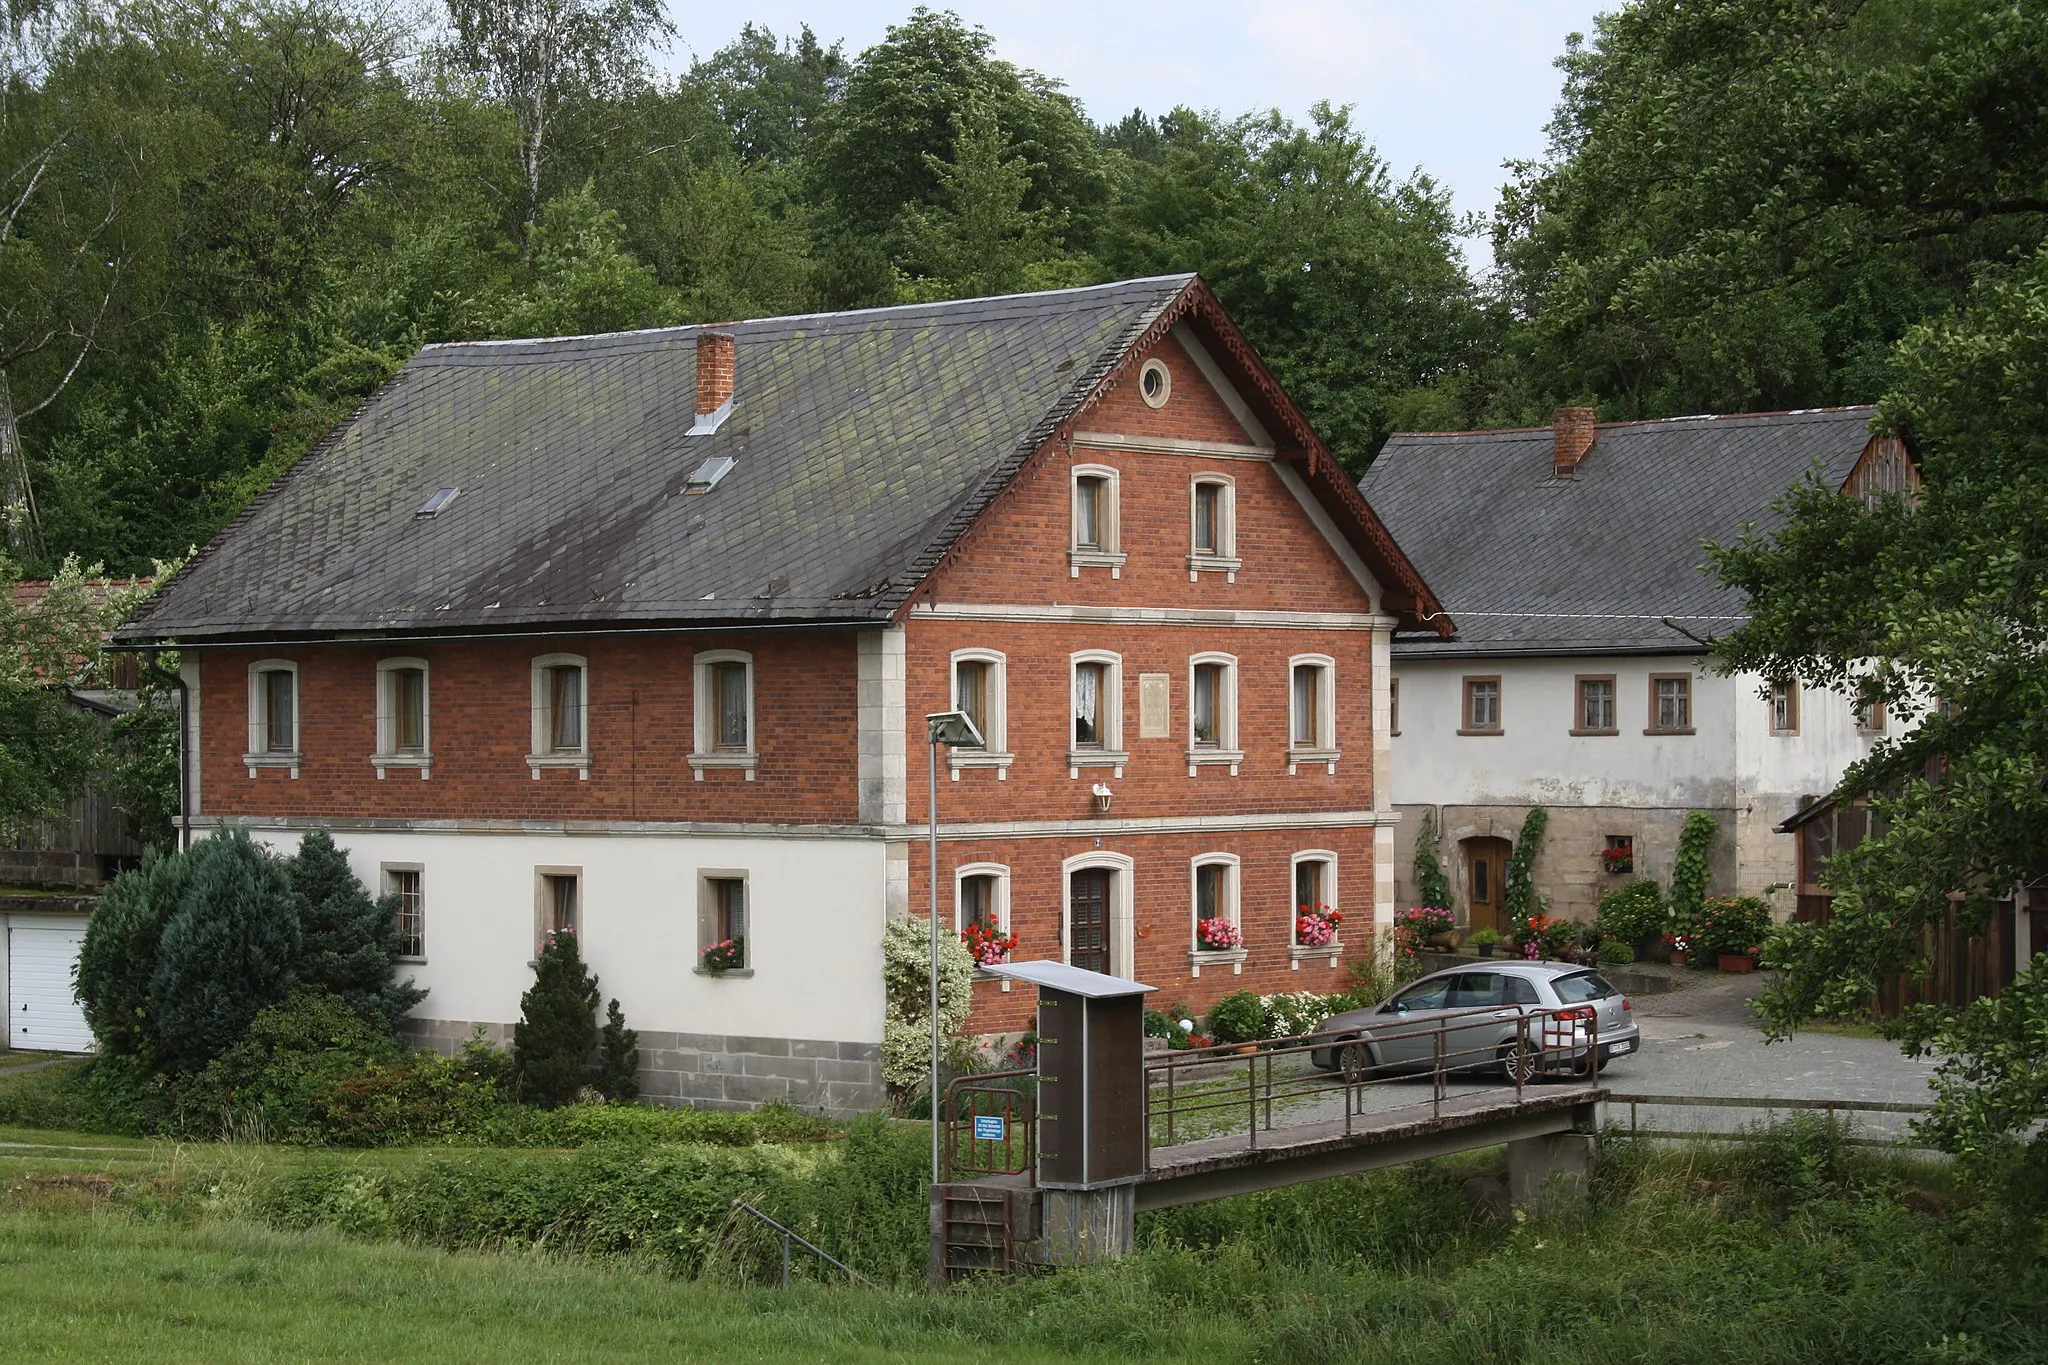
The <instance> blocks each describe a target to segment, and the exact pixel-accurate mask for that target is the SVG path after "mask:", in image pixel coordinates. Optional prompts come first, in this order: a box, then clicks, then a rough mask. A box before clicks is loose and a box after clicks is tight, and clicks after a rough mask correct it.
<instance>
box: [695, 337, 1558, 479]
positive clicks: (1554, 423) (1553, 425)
mask: <svg viewBox="0 0 2048 1365" xmlns="http://www.w3.org/2000/svg"><path fill="white" fill-rule="evenodd" d="M700 354H701V353H700ZM703 363H704V362H703V361H702V360H699V361H698V362H697V364H698V366H699V369H698V373H699V374H702V373H703V369H702V366H703ZM703 382H704V381H703V380H702V379H699V380H698V381H697V383H698V384H699V386H700V387H701V386H702V384H703ZM1550 431H1551V471H1550V472H1551V473H1552V474H1553V475H1555V476H1556V477H1558V478H1560V479H1569V478H1571V477H1572V472H1573V471H1574V470H1576V469H1577V468H1578V467H1579V461H1580V460H1583V459H1585V458H1586V452H1587V451H1589V450H1591V449H1592V448H1593V409H1591V408H1559V409H1558V410H1557V413H1556V415H1554V416H1553V417H1552V418H1551V419H1550Z"/></svg>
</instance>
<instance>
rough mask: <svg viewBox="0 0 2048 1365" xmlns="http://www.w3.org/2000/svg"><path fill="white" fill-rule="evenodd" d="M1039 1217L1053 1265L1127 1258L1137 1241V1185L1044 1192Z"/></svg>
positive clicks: (1047, 1253)
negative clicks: (1120, 1257)
mask: <svg viewBox="0 0 2048 1365" xmlns="http://www.w3.org/2000/svg"><path fill="white" fill-rule="evenodd" d="M1039 1198H1040V1200H1041V1201H1042V1202H1041V1204H1040V1205H1039V1216H1040V1218H1041V1219H1042V1220H1043V1222H1042V1224H1041V1226H1042V1228H1043V1232H1044V1237H1045V1258H1046V1260H1047V1261H1049V1262H1050V1263H1051V1264H1053V1265H1087V1264H1090V1263H1091V1262H1095V1261H1111V1260H1115V1259H1116V1258H1117V1257H1119V1256H1128V1255H1130V1253H1131V1246H1132V1244H1133V1243H1134V1242H1135V1241H1136V1239H1137V1225H1138V1186H1137V1184H1136V1183H1135V1182H1133V1183H1132V1184H1128V1185H1110V1186H1108V1187H1106V1188H1104V1189H1095V1190H1043V1191H1041V1192H1040V1194H1039Z"/></svg>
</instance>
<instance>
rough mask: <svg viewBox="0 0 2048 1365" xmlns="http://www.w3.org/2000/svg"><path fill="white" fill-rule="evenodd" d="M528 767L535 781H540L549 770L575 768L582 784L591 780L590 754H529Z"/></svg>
mask: <svg viewBox="0 0 2048 1365" xmlns="http://www.w3.org/2000/svg"><path fill="white" fill-rule="evenodd" d="M526 766H527V767H528V768H529V769H531V770H532V772H533V780H534V781H536V782H538V781H540V775H541V773H542V771H543V770H545V769H548V768H574V769H575V770H576V778H577V780H578V781H580V782H588V781H589V780H590V755H589V754H528V755H527V756H526Z"/></svg>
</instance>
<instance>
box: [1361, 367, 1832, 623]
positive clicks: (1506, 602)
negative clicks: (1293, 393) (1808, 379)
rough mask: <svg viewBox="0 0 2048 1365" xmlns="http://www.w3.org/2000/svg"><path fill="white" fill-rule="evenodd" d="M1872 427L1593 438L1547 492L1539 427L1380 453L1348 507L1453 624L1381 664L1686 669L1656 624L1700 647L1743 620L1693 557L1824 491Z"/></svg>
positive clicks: (1807, 422) (1696, 426)
mask: <svg viewBox="0 0 2048 1365" xmlns="http://www.w3.org/2000/svg"><path fill="white" fill-rule="evenodd" d="M1872 413H1873V409H1871V408H1869V407H1846V408H1828V409H1816V410H1811V411H1805V412H1785V413H1750V414H1741V415H1731V416H1705V417H1675V418H1669V419H1666V420H1661V421H1647V422H1604V423H1600V424H1599V425H1598V426H1597V427H1596V428H1595V436H1594V442H1593V446H1592V449H1591V450H1589V451H1588V452H1587V453H1586V455H1585V456H1584V457H1583V458H1582V459H1581V460H1580V461H1579V463H1578V466H1577V468H1576V469H1575V470H1574V477H1571V478H1558V477H1555V476H1554V472H1553V456H1552V450H1553V445H1552V436H1553V433H1552V429H1551V428H1550V427H1536V428H1521V429H1515V430H1506V431H1473V432H1429V433H1402V434H1398V435H1395V436H1393V437H1391V438H1390V439H1389V440H1388V441H1387V444H1386V445H1385V447H1383V448H1382V449H1381V451H1380V454H1379V457H1378V458H1377V459H1376V460H1374V461H1373V464H1372V468H1371V469H1370V470H1369V471H1368V472H1367V473H1366V476H1365V478H1363V479H1362V480H1360V481H1359V490H1360V491H1361V492H1362V493H1363V494H1364V495H1365V497H1366V499H1367V500H1368V501H1369V502H1370V503H1371V504H1372V506H1373V509H1374V510H1375V511H1376V512H1378V513H1379V515H1380V517H1381V518H1382V519H1383V520H1384V521H1385V523H1386V525H1387V528H1388V530H1390V531H1391V532H1392V533H1393V535H1394V537H1395V539H1396V540H1398V541H1399V542H1400V544H1401V548H1402V549H1403V550H1404V551H1406V552H1407V554H1408V557H1409V559H1410V560H1411V561H1412V562H1413V563H1414V564H1415V566H1416V568H1418V569H1419V570H1420V571H1421V573H1422V576H1423V577H1424V578H1425V579H1427V580H1428V582H1429V584H1430V586H1431V587H1432V588H1433V589H1435V591H1436V595H1437V598H1438V600H1439V601H1441V602H1442V603H1443V606H1444V610H1445V611H1447V612H1449V613H1450V614H1451V616H1452V617H1453V618H1455V620H1456V621H1457V633H1456V634H1455V635H1454V636H1452V637H1451V638H1448V639H1444V638H1437V637H1429V636H1423V637H1407V636H1398V637H1396V639H1395V642H1394V651H1395V653H1396V654H1398V655H1401V656H1403V657H1408V658H1428V657H1457V656H1477V657H1485V656H1491V655H1515V654H1548V655H1561V654H1589V653H1616V654H1627V653H1673V654H1698V653H1700V652H1701V646H1700V645H1699V644H1698V643H1697V642H1696V641H1694V640H1692V639H1689V638H1688V637H1687V636H1686V635H1685V634H1683V633H1681V632H1680V631H1678V630H1675V629H1673V628H1672V627H1671V626H1668V625H1665V624H1664V623H1663V621H1662V619H1660V618H1669V619H1671V620H1672V621H1675V622H1677V623H1678V624H1679V625H1681V626H1683V627H1685V629H1686V630H1688V631H1690V632H1692V634H1693V635H1698V636H1704V637H1712V636H1714V635H1716V634H1725V633H1726V632H1727V631H1729V630H1730V629H1732V628H1733V627H1734V626H1736V625H1737V624H1739V622H1740V619H1741V616H1742V610H1743V606H1742V595H1741V594H1740V593H1739V592H1736V591H1733V590H1730V589H1723V588H1720V587H1718V586H1716V584H1715V583H1714V581H1713V579H1712V578H1711V577H1709V576H1708V575H1707V574H1706V573H1705V572H1704V569H1705V566H1706V563H1707V556H1706V552H1705V550H1704V548H1703V546H1704V544H1705V543H1706V542H1709V541H1714V542H1719V543H1729V542H1732V541H1734V540H1736V539H1738V538H1740V536H1741V535H1742V533H1743V529H1744V527H1745V526H1748V525H1753V526H1755V527H1756V528H1757V529H1759V530H1760V531H1768V530H1770V529H1772V528H1773V527H1775V526H1776V525H1777V524H1778V523H1779V520H1780V518H1779V517H1778V515H1777V514H1776V513H1775V512H1774V511H1773V510H1772V509H1771V506H1770V504H1771V503H1772V502H1773V501H1774V500H1775V499H1777V498H1778V497H1779V495H1780V494H1782V493H1784V492H1785V491H1786V490H1787V489H1789V488H1791V487H1792V485H1793V484H1794V483H1796V482H1798V480H1799V479H1800V478H1801V477H1802V476H1804V475H1805V474H1806V473H1807V472H1808V471H1809V470H1812V471H1814V472H1816V473H1817V474H1818V475H1819V476H1820V477H1821V478H1822V479H1823V480H1825V481H1826V482H1827V484H1828V486H1829V487H1832V488H1839V487H1841V486H1842V484H1843V481H1844V480H1846V479H1847V478H1848V476H1849V474H1850V471H1851V470H1852V469H1853V468H1854V467H1855V465H1856V461H1857V459H1858V457H1859V456H1861V455H1862V453H1863V451H1864V448H1865V446H1866V445H1868V444H1869V442H1870V440H1871V430H1870V420H1871V416H1872Z"/></svg>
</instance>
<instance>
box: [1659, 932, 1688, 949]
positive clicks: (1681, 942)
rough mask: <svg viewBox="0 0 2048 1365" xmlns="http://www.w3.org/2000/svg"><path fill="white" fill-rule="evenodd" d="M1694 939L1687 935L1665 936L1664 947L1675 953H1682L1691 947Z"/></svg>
mask: <svg viewBox="0 0 2048 1365" xmlns="http://www.w3.org/2000/svg"><path fill="white" fill-rule="evenodd" d="M1691 943H1692V939H1691V937H1690V936H1688V935H1686V934H1666V935H1664V946H1665V947H1666V948H1669V949H1670V950H1671V951H1672V952H1674V953H1682V952H1685V951H1686V950H1687V948H1688V947H1689V946H1690V945H1691Z"/></svg>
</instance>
